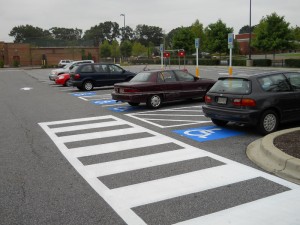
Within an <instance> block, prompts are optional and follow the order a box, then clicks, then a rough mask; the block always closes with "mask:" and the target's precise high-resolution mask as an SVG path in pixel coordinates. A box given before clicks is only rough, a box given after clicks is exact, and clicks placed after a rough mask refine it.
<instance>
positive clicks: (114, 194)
mask: <svg viewBox="0 0 300 225" xmlns="http://www.w3.org/2000/svg"><path fill="white" fill-rule="evenodd" d="M108 120H109V121H108ZM93 121H95V122H96V123H95V124H93V123H92V122H93ZM101 121H103V123H101ZM73 123H75V124H78V123H80V125H74V126H72V124H73ZM84 123H87V124H86V126H87V127H85V124H84ZM124 124H126V125H128V126H129V128H127V131H126V129H122V130H121V132H119V133H116V130H113V131H112V132H110V131H103V132H92V133H89V132H90V130H89V129H91V128H95V127H108V128H109V127H113V126H116V125H124ZM39 125H40V126H41V127H42V128H43V129H44V131H45V132H46V133H47V134H48V136H49V137H50V138H51V139H52V140H53V142H54V143H55V144H56V146H57V147H58V149H59V150H60V151H61V152H62V154H63V155H64V156H65V157H66V158H67V160H68V161H69V162H70V163H71V165H72V166H73V167H74V168H75V169H76V170H77V171H78V173H80V174H81V176H82V177H83V178H84V179H85V180H86V181H87V182H88V183H89V184H90V185H91V186H92V187H93V188H94V190H95V191H96V192H97V193H98V194H99V195H100V196H101V197H102V198H104V199H105V200H106V201H107V203H108V204H109V205H110V206H111V207H112V208H113V209H114V210H115V211H116V212H117V213H118V214H119V215H120V216H121V217H122V218H123V220H124V221H125V222H126V223H127V224H146V223H145V221H143V220H142V219H141V218H140V217H139V216H138V215H137V213H136V212H135V211H134V210H136V209H134V210H133V207H139V206H140V207H142V208H141V209H144V206H146V205H147V204H150V203H159V201H168V200H170V201H171V200H172V199H173V198H177V197H180V196H183V197H184V196H186V195H187V194H193V193H196V192H197V193H200V194H201V192H203V191H206V190H213V189H214V188H218V187H223V186H226V185H229V186H231V184H235V183H237V182H241V181H247V180H250V179H253V178H258V177H262V178H264V179H267V180H270V181H272V182H275V183H277V184H279V185H282V186H284V187H287V188H289V189H292V191H286V192H283V193H279V194H276V195H274V194H273V195H271V197H267V198H260V199H258V200H255V201H254V203H255V205H256V208H253V209H252V210H251V211H250V212H252V213H253V215H252V216H251V218H252V217H255V215H256V213H257V212H256V211H257V210H258V208H259V209H260V208H261V207H260V202H262V205H263V206H264V208H269V209H270V208H271V209H272V210H275V211H278V210H279V208H280V209H281V211H280V212H278V213H279V214H277V215H276V216H280V217H281V218H282V219H283V220H288V219H289V218H291V215H292V218H293V219H294V220H293V221H297V219H298V220H299V219H300V217H299V215H298V208H297V207H295V206H297V205H295V204H294V199H295V198H298V199H299V198H300V191H299V186H298V185H295V184H292V183H290V182H288V181H285V180H282V179H280V178H278V177H275V176H272V175H270V174H267V173H264V172H262V171H259V170H256V169H254V168H251V167H248V166H245V165H242V164H240V163H237V162H234V161H232V160H229V159H226V158H223V157H221V156H218V155H215V154H212V153H210V152H207V151H204V150H201V149H198V148H195V147H193V146H190V145H187V144H185V143H183V142H180V141H177V140H176V139H173V138H170V137H168V136H165V135H162V134H159V133H157V132H154V131H152V130H149V129H146V128H143V127H141V126H138V125H135V124H133V123H130V122H127V121H125V120H122V119H119V118H117V117H114V116H111V115H110V116H99V117H91V118H82V119H72V120H64V121H54V122H45V123H39ZM56 125H59V127H56ZM64 125H65V126H64ZM51 127H53V128H51ZM76 129H77V130H81V129H84V130H86V134H85V136H90V137H89V138H84V135H83V134H78V135H69V137H68V136H63V137H58V136H57V133H62V132H66V131H71V130H72V131H75V130H76ZM139 132H143V133H145V132H146V133H149V134H151V135H152V137H147V138H141V139H140V140H139V139H136V140H134V143H133V142H132V140H130V141H120V142H111V143H105V144H102V145H95V146H84V147H80V148H72V149H69V148H68V147H67V144H68V143H70V141H78V140H82V141H84V140H87V139H90V138H94V139H99V138H100V139H101V138H104V137H115V136H117V135H119V134H121V133H122V134H124V133H139ZM161 143H175V144H176V145H178V146H181V149H180V150H173V151H170V152H163V153H155V154H152V155H146V156H138V157H134V156H133V157H131V158H126V159H120V160H114V161H107V162H103V163H95V164H91V165H87V166H85V165H83V164H82V163H81V161H80V160H79V157H85V156H93V155H99V154H100V155H101V154H105V153H109V152H120V153H122V151H127V150H130V149H134V148H138V147H146V146H153V145H158V144H161ZM201 157H209V158H212V159H214V160H217V161H219V162H221V163H223V164H224V165H221V166H217V167H213V168H207V169H203V170H198V171H194V172H189V173H183V174H180V175H176V176H170V177H165V178H162V179H157V180H151V181H148V182H142V183H137V184H133V185H128V186H124V187H119V188H115V189H109V188H108V187H106V186H105V185H104V184H103V183H102V182H101V181H100V180H99V177H101V176H109V175H115V174H119V173H123V172H125V171H127V172H128V173H130V172H133V173H134V172H135V171H139V170H141V169H145V168H152V167H159V166H162V165H164V166H168V164H170V163H174V162H183V161H184V160H188V159H197V158H201ZM175 187H176V188H175ZM293 190H297V191H293ZM286 193H293V194H292V195H291V194H290V195H291V196H293V195H295V196H294V198H290V199H288V200H284V199H282V198H281V199H280V198H279V199H278V201H276V200H275V201H274V199H276V198H278V196H281V195H284V196H286V195H287V194H286ZM184 198H185V197H184ZM281 202H283V203H284V204H285V205H286V208H285V210H282V206H281V205H280V204H277V203H281ZM287 203H289V204H287ZM241 204H242V205H236V206H235V207H234V208H231V209H225V210H222V211H218V212H215V213H214V214H208V215H205V216H202V217H199V218H195V219H193V218H191V220H187V221H185V222H186V224H189V223H191V224H193V223H192V222H193V221H201V220H203V221H205V219H206V218H207V217H209V218H212V219H214V218H217V219H216V220H215V223H213V224H223V223H224V220H223V218H221V217H220V216H219V215H220V214H224V211H227V210H229V211H230V212H232V213H233V214H234V213H235V212H236V211H240V208H246V209H248V208H249V205H250V206H251V205H252V204H253V203H246V204H243V203H241ZM293 204H294V205H293ZM296 204H298V205H299V203H296ZM260 211H261V210H259V212H260ZM247 218H249V214H247V215H246V214H245V215H244V216H243V217H237V218H234V220H235V224H244V222H245V219H247ZM232 219H233V218H232ZM229 220H230V218H229ZM229 220H228V221H229ZM178 222H180V221H178ZM185 222H181V224H185ZM238 222H239V223H238ZM260 222H261V221H260ZM276 222H277V223H276ZM279 222H280V221H275V223H273V224H279ZM194 224H197V223H194ZM201 224H208V223H201ZM256 224H259V223H256ZM291 224H293V223H291Z"/></svg>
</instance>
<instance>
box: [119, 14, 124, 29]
mask: <svg viewBox="0 0 300 225" xmlns="http://www.w3.org/2000/svg"><path fill="white" fill-rule="evenodd" d="M120 16H123V17H124V32H125V13H122V14H121V15H120Z"/></svg>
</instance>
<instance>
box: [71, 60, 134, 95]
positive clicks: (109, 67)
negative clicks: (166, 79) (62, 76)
mask: <svg viewBox="0 0 300 225" xmlns="http://www.w3.org/2000/svg"><path fill="white" fill-rule="evenodd" d="M135 75H136V74H135V73H132V72H129V71H126V70H124V69H123V68H121V67H120V66H118V65H115V64H103V63H90V64H81V65H78V66H75V67H74V68H73V69H72V70H71V71H70V81H69V85H70V86H75V87H77V88H78V89H79V90H84V91H91V90H93V89H94V87H102V86H111V85H114V84H115V83H118V82H124V81H129V80H131V79H132V78H133V77H134V76H135Z"/></svg>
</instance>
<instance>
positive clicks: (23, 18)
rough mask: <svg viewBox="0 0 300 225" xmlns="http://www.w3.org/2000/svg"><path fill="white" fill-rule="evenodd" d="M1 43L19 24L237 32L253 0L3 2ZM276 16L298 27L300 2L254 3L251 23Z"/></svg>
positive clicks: (0, 2) (246, 19) (274, 0)
mask: <svg viewBox="0 0 300 225" xmlns="http://www.w3.org/2000/svg"><path fill="white" fill-rule="evenodd" d="M0 5H1V7H0V41H5V42H11V41H13V40H14V39H13V38H12V37H10V36H9V35H8V34H9V32H10V31H11V30H12V28H13V27H15V26H20V25H26V24H28V25H32V26H34V27H40V28H42V29H44V30H48V29H50V28H52V27H64V28H74V29H75V28H78V29H82V31H83V33H84V31H86V30H88V29H90V28H91V27H92V26H95V25H98V24H99V23H102V22H105V21H112V22H117V23H118V24H119V26H120V27H122V26H123V24H124V17H122V16H120V14H125V23H126V26H130V27H131V28H132V29H135V28H136V26H137V25H138V24H146V25H149V26H158V27H161V28H162V29H163V31H164V32H165V33H168V32H170V31H171V30H172V29H174V28H177V27H181V26H190V25H191V24H192V23H194V22H195V21H196V19H198V20H199V21H200V23H202V24H203V25H204V27H206V26H208V25H209V24H211V23H215V22H217V20H218V19H221V20H222V21H223V22H224V23H226V25H227V26H228V27H233V28H234V32H235V33H238V31H239V30H240V28H241V27H243V26H244V25H249V14H250V13H249V11H250V0H0ZM273 12H276V13H277V14H278V15H279V16H284V17H285V20H286V21H287V22H289V23H290V24H291V26H296V25H298V26H300V16H299V12H300V0H252V25H255V24H258V23H259V21H260V20H261V18H262V17H263V16H266V15H270V14H271V13H273Z"/></svg>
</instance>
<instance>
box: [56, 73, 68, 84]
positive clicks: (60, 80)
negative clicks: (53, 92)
mask: <svg viewBox="0 0 300 225" xmlns="http://www.w3.org/2000/svg"><path fill="white" fill-rule="evenodd" d="M69 81H70V74H69V73H64V74H60V75H58V76H57V77H56V78H55V83H56V84H61V85H63V86H70V84H69Z"/></svg>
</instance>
